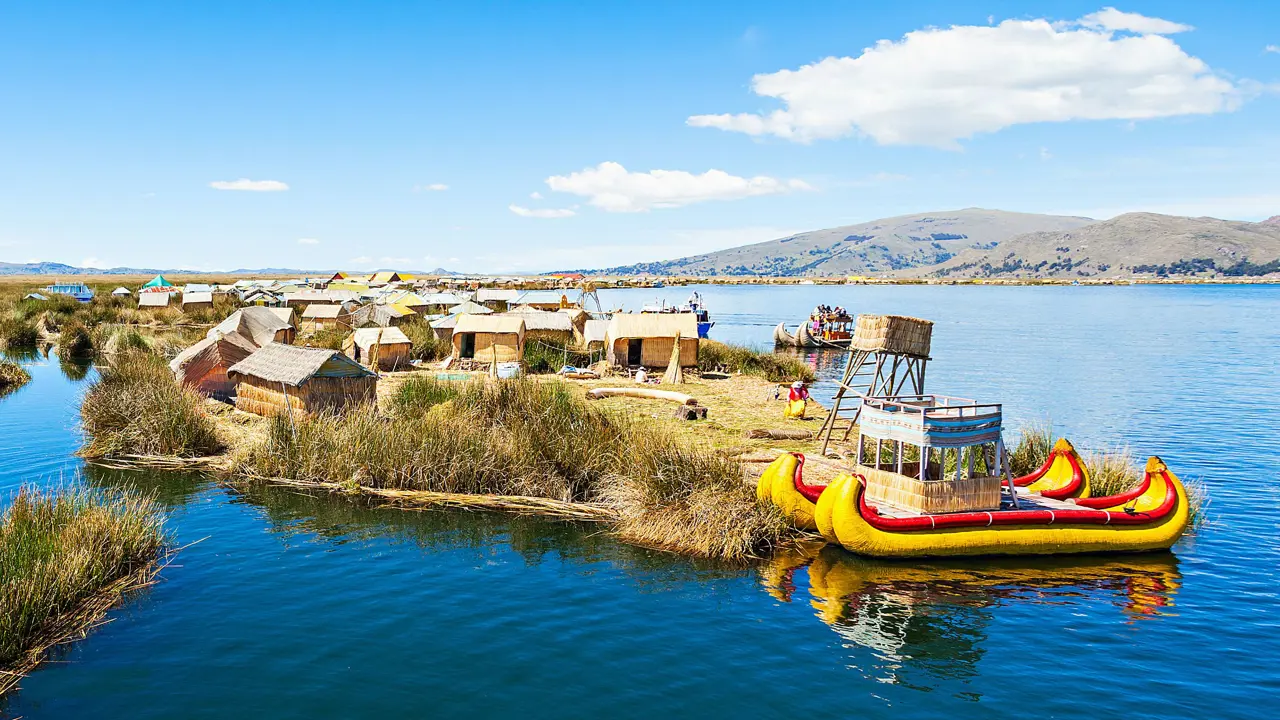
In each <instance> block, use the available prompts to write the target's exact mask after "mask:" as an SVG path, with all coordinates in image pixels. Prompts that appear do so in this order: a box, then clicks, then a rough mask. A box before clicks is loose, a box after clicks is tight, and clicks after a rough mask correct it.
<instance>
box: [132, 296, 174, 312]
mask: <svg viewBox="0 0 1280 720" xmlns="http://www.w3.org/2000/svg"><path fill="white" fill-rule="evenodd" d="M171 296H172V293H167V292H158V291H153V292H140V293H138V309H139V310H158V309H160V308H167V307H169V298H170V297H171Z"/></svg>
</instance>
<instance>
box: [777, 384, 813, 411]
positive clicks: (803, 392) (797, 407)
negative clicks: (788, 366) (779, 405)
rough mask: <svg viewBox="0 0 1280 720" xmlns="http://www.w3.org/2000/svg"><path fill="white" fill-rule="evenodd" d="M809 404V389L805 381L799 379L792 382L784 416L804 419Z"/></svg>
mask: <svg viewBox="0 0 1280 720" xmlns="http://www.w3.org/2000/svg"><path fill="white" fill-rule="evenodd" d="M808 404H809V389H808V388H807V387H805V384H804V382H802V381H800V380H797V381H795V382H793V383H791V392H789V393H787V409H786V411H785V412H784V413H783V417H787V418H795V419H797V420H803V419H804V413H805V410H806V409H807V407H808Z"/></svg>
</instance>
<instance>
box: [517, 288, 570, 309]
mask: <svg viewBox="0 0 1280 720" xmlns="http://www.w3.org/2000/svg"><path fill="white" fill-rule="evenodd" d="M516 302H517V304H519V305H532V306H533V307H535V308H537V309H539V310H552V311H555V310H559V309H560V308H562V307H569V306H570V305H569V297H568V296H567V295H565V294H564V293H562V292H560V291H559V290H530V291H528V292H526V293H525V294H523V295H521V296H520V298H519V299H518V300H517V301H516Z"/></svg>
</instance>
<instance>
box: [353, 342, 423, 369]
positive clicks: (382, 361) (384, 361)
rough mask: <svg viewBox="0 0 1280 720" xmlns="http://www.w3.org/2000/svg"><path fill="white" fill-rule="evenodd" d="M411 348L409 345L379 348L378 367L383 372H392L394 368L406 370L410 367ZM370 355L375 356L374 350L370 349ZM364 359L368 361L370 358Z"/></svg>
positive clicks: (401, 344)
mask: <svg viewBox="0 0 1280 720" xmlns="http://www.w3.org/2000/svg"><path fill="white" fill-rule="evenodd" d="M410 347H411V346H410V345H409V344H408V343H396V344H394V345H380V346H378V367H379V368H380V369H382V370H391V369H393V368H394V369H399V370H404V369H405V368H407V367H409V348H410ZM368 354H369V355H372V354H373V348H370V349H369V353H368ZM362 359H364V360H368V358H362Z"/></svg>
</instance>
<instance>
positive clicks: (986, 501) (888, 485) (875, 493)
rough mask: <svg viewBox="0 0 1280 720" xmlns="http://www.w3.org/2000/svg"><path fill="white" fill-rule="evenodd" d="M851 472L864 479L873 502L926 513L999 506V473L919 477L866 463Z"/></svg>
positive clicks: (868, 495) (868, 498) (965, 510)
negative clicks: (935, 478) (939, 477)
mask: <svg viewBox="0 0 1280 720" xmlns="http://www.w3.org/2000/svg"><path fill="white" fill-rule="evenodd" d="M904 469H905V468H904ZM854 472H856V473H858V474H861V475H862V476H864V477H865V478H866V479H867V482H866V495H867V500H869V501H871V502H873V503H884V504H888V505H893V506H894V507H899V508H902V509H904V510H910V511H913V512H918V513H928V514H934V513H951V512H967V511H972V510H998V509H1000V482H1001V478H999V477H998V476H976V477H963V478H960V479H959V480H957V479H955V478H954V477H951V478H945V479H941V480H921V479H920V478H918V477H909V476H907V475H900V474H898V473H896V472H890V471H887V470H880V469H877V468H873V467H867V466H865V465H856V466H854Z"/></svg>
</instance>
